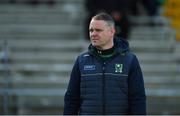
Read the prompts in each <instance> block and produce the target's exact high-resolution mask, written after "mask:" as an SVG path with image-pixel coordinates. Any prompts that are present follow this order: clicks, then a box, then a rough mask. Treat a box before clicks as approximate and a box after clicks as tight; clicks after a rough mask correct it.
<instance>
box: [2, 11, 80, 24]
mask: <svg viewBox="0 0 180 116" xmlns="http://www.w3.org/2000/svg"><path fill="white" fill-rule="evenodd" d="M78 19H79V17H74V19H71V17H70V16H69V15H67V14H65V13H53V14H52V13H51V14H48V13H26V14H25V13H24V14H14V13H13V14H11V13H7V14H0V24H1V25H5V24H7V25H8V24H37V25H39V24H46V25H50V24H76V25H77V24H80V23H81V22H80V20H78Z"/></svg>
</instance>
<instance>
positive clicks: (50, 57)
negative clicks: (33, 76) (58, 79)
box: [11, 51, 79, 64]
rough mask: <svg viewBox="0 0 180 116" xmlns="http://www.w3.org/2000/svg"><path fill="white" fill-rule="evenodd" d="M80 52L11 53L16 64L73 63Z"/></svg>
mask: <svg viewBox="0 0 180 116" xmlns="http://www.w3.org/2000/svg"><path fill="white" fill-rule="evenodd" d="M78 54H79V52H77V53H75V52H71V51H69V52H64V53H63V52H53V51H52V52H46V51H44V52H42V51H37V52H35V51H32V52H16V53H11V59H12V61H13V62H16V63H21V64H22V63H48V62H49V63H52V64H55V63H73V62H74V61H75V59H76V57H77V56H78Z"/></svg>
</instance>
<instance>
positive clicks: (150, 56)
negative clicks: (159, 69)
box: [135, 52, 175, 63]
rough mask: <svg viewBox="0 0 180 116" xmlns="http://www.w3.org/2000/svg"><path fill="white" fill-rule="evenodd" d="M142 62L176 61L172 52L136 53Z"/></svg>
mask: <svg viewBox="0 0 180 116" xmlns="http://www.w3.org/2000/svg"><path fill="white" fill-rule="evenodd" d="M135 54H136V56H137V57H138V59H139V61H140V62H141V63H151V62H156V63H169V62H174V61H175V56H174V55H172V53H146V52H143V53H135Z"/></svg>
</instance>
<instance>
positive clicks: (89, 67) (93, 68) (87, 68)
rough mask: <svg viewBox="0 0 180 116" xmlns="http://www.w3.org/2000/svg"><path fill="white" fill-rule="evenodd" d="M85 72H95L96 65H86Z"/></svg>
mask: <svg viewBox="0 0 180 116" xmlns="http://www.w3.org/2000/svg"><path fill="white" fill-rule="evenodd" d="M84 70H95V65H84Z"/></svg>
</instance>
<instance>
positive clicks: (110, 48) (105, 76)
mask: <svg viewBox="0 0 180 116" xmlns="http://www.w3.org/2000/svg"><path fill="white" fill-rule="evenodd" d="M89 33H90V38H91V44H90V46H89V50H88V52H86V53H83V54H82V55H80V56H78V58H77V60H76V62H75V64H74V67H73V69H72V73H71V77H70V81H69V85H68V89H67V91H66V94H65V106H64V114H69V115H72V114H82V115H89V114H90V115H93V114H98V115H103V114H107V115H113V114H116V115H118V114H146V96H145V90H144V82H143V77H142V72H141V69H140V66H139V63H138V60H137V58H136V56H135V55H134V54H132V53H130V52H129V47H128V42H127V41H126V40H123V39H120V38H116V37H114V34H115V24H114V21H113V19H112V17H111V16H110V15H108V14H106V13H99V14H97V15H95V16H94V17H93V18H92V20H91V22H90V26H89Z"/></svg>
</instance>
